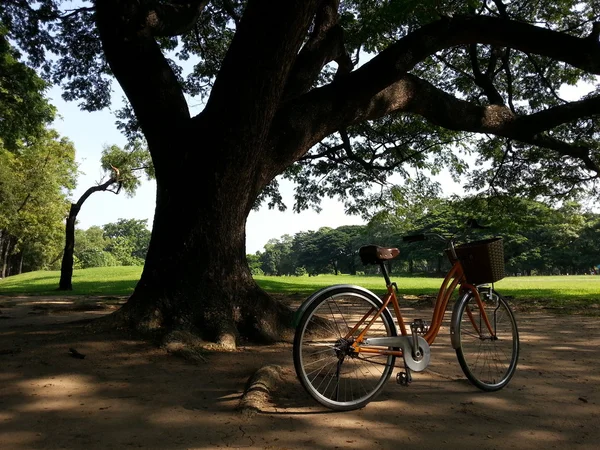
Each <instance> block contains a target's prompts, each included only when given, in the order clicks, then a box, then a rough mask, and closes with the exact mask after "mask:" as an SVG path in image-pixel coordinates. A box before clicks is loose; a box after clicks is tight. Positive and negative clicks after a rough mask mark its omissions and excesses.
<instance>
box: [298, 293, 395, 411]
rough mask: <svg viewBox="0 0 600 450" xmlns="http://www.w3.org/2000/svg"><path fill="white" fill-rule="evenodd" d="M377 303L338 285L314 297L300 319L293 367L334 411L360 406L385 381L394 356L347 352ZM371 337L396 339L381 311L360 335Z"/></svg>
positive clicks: (369, 295) (308, 388) (390, 322)
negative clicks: (391, 337)
mask: <svg viewBox="0 0 600 450" xmlns="http://www.w3.org/2000/svg"><path fill="white" fill-rule="evenodd" d="M381 305H382V303H381V301H380V300H379V298H378V297H377V296H375V295H374V294H372V293H371V292H369V291H366V290H363V289H360V288H353V287H349V286H346V287H339V288H333V289H329V290H325V291H324V292H323V293H322V294H321V295H318V296H317V297H316V298H315V299H314V300H313V301H312V303H311V304H310V305H309V306H308V308H307V309H306V311H305V312H304V314H303V315H302V317H301V318H300V321H299V323H298V327H297V328H296V334H295V337H294V367H295V369H296V374H297V375H298V379H299V380H300V383H301V384H302V386H303V387H304V388H305V389H306V391H307V392H308V393H309V394H310V395H311V396H312V397H313V398H314V399H315V400H317V401H318V402H319V403H321V404H322V405H324V406H326V407H328V408H330V409H333V410H337V411H348V410H352V409H358V408H362V407H363V406H365V405H366V404H367V403H369V402H370V401H372V400H373V399H374V398H375V397H376V396H377V394H379V393H380V392H381V390H382V389H383V387H384V385H385V383H386V381H387V380H388V379H389V377H390V375H391V373H392V371H393V368H394V364H395V356H392V355H380V354H366V353H357V352H354V351H352V348H351V346H352V343H353V342H354V339H355V338H356V336H358V335H359V334H360V332H361V331H362V330H364V328H365V327H366V326H367V324H368V323H369V322H370V321H371V319H372V318H373V317H374V315H375V313H376V312H377V311H378V310H379V308H380V307H381ZM376 336H377V337H382V336H396V327H395V325H394V321H393V318H392V316H391V314H390V313H389V311H388V310H387V309H386V310H384V311H383V313H382V314H381V315H380V316H379V317H378V318H377V319H376V320H375V322H373V323H372V325H371V327H370V328H369V330H368V333H367V335H366V336H365V337H367V338H372V337H376Z"/></svg>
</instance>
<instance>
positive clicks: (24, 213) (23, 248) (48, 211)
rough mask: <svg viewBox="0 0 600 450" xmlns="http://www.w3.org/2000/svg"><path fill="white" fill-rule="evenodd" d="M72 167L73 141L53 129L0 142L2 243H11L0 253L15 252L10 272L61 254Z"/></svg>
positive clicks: (40, 265)
mask: <svg viewBox="0 0 600 450" xmlns="http://www.w3.org/2000/svg"><path fill="white" fill-rule="evenodd" d="M76 170H77V168H76V164H75V149H74V147H73V144H72V143H71V142H69V141H68V140H67V139H66V138H61V137H60V136H59V135H58V134H57V133H56V132H55V131H52V130H47V131H45V132H43V133H41V134H40V136H39V137H37V138H32V139H30V141H29V142H28V143H27V144H25V143H20V144H19V145H18V146H17V147H16V149H15V151H8V150H7V149H4V148H2V147H1V146H0V230H1V231H2V240H3V244H4V248H5V249H7V248H9V247H10V251H9V252H8V254H7V255H1V254H0V259H4V261H2V263H6V264H8V263H10V261H9V258H12V257H16V258H18V260H19V262H18V263H17V260H13V265H15V270H14V271H13V273H15V272H19V270H20V268H21V265H22V269H23V270H37V269H40V268H43V267H45V266H46V265H47V264H49V263H50V262H51V261H53V260H54V259H55V258H56V257H57V255H59V254H60V246H61V245H62V244H63V240H64V234H63V231H62V229H63V226H64V225H63V220H64V217H65V216H66V214H67V210H68V201H67V195H68V193H69V191H70V189H72V188H73V187H74V180H75V175H76ZM7 246H8V247H7ZM30 252H31V253H30ZM3 257H4V258H3ZM16 266H19V267H18V268H16Z"/></svg>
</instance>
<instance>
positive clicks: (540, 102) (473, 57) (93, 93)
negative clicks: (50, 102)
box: [0, 0, 598, 213]
mask: <svg viewBox="0 0 600 450" xmlns="http://www.w3.org/2000/svg"><path fill="white" fill-rule="evenodd" d="M30 3H33V2H27V1H19V2H8V3H6V4H3V5H2V6H0V20H1V21H2V23H4V26H5V28H6V31H5V33H7V34H8V36H10V38H11V39H13V40H14V41H15V42H16V43H17V44H18V45H19V47H20V48H22V49H23V51H24V52H25V53H26V54H27V55H28V57H29V61H28V62H29V63H30V64H32V65H34V66H35V67H39V68H40V69H41V71H42V73H43V74H44V76H45V77H46V78H47V79H48V80H52V81H54V82H57V83H60V84H61V85H62V87H63V88H64V97H65V98H67V99H71V100H79V101H80V102H81V105H82V107H83V108H84V109H87V110H94V109H99V108H103V107H105V106H107V105H108V104H109V102H110V91H111V71H110V69H109V67H108V64H107V61H106V59H105V55H104V54H103V52H102V48H101V45H100V42H99V35H98V30H97V28H96V26H95V24H94V18H95V17H94V13H95V6H94V3H93V2H91V1H82V2H81V5H80V6H72V5H70V4H69V3H68V2H65V1H62V0H39V1H36V2H35V4H36V8H32V7H30V5H29V4H30ZM142 3H144V2H142ZM158 3H164V2H160V1H159V2H158ZM246 3H247V2H246V1H233V2H231V1H214V2H208V4H206V5H205V6H204V8H205V9H204V11H203V13H202V14H200V15H199V16H198V18H197V20H196V22H195V23H194V26H193V27H191V28H189V29H185V30H183V31H182V32H181V33H175V34H170V35H166V36H165V35H159V36H157V38H156V40H157V42H158V43H159V45H160V47H161V49H162V50H163V52H164V53H165V54H166V55H167V57H168V58H170V59H169V60H168V62H169V65H170V67H171V68H172V69H173V71H174V73H175V75H176V77H177V79H178V81H179V83H180V87H181V89H182V90H183V92H184V93H185V94H187V95H189V96H192V97H196V98H197V101H198V102H199V103H205V102H206V100H207V99H208V97H209V96H210V94H211V91H212V87H213V85H214V82H215V79H216V77H217V75H218V73H219V71H220V69H221V67H222V62H223V60H224V59H225V56H226V55H227V52H228V50H229V48H230V45H231V43H232V41H233V37H234V35H235V34H236V32H237V30H238V24H239V22H240V18H241V16H242V15H243V13H244V11H245V7H246ZM596 8H597V5H596V4H595V2H583V3H582V2H580V1H578V0H561V1H559V2H535V3H531V2H529V1H527V0H517V1H511V2H501V1H494V2H489V1H483V2H482V1H475V0H465V1H458V2H457V1H438V0H436V1H433V0H430V1H415V0H403V1H395V2H373V1H370V0H346V1H342V2H340V6H339V11H338V13H339V18H338V20H339V26H341V27H343V29H344V45H345V49H346V52H347V53H346V54H347V55H348V58H350V56H351V64H352V65H353V66H354V67H360V66H361V65H363V64H365V63H366V62H369V60H370V59H371V58H374V57H376V56H378V55H380V54H382V53H383V52H384V50H385V49H386V48H391V47H393V46H394V45H395V44H396V43H397V42H398V41H399V40H402V39H404V38H407V36H409V35H410V34H411V33H415V32H416V31H418V30H420V29H422V28H424V27H426V26H427V25H428V24H430V23H432V22H433V21H436V20H439V19H440V18H442V19H443V18H451V17H467V16H468V17H473V16H476V17H484V18H485V17H499V18H502V19H505V20H507V21H508V20H514V21H518V22H520V23H533V24H536V25H538V26H539V27H541V28H544V29H547V30H553V31H556V32H559V33H564V34H569V35H570V36H576V37H587V36H589V37H590V39H593V38H596V37H597V35H596V32H595V28H594V25H593V24H594V23H595V21H597V20H598V11H597V9H596ZM507 23H508V22H507ZM483 40H485V39H483ZM499 41H501V39H499ZM477 42H478V38H477V37H476V36H474V37H473V38H472V40H471V41H470V43H468V44H464V45H448V46H446V47H443V48H441V49H440V50H438V51H432V52H431V53H430V54H428V55H427V56H426V57H424V58H423V59H422V60H420V61H418V62H417V63H416V64H415V66H414V68H413V69H412V71H411V73H412V74H413V75H415V76H417V77H419V78H421V79H422V80H423V81H425V82H427V83H432V85H433V86H436V87H437V88H439V89H441V90H443V91H445V92H447V93H449V94H451V95H456V97H457V98H459V99H462V100H466V101H469V102H471V103H472V104H474V105H503V106H505V107H506V108H507V110H508V111H510V112H511V113H512V114H515V115H518V116H525V115H535V114H538V113H541V112H543V111H549V112H550V110H551V109H554V110H555V111H556V113H557V115H558V114H560V109H561V107H562V106H565V105H568V104H569V102H568V100H566V99H565V96H564V94H563V91H562V90H561V89H563V88H564V87H569V86H576V85H578V84H581V83H583V84H585V83H595V76H594V74H593V73H590V71H587V70H585V69H583V68H581V67H577V66H576V65H570V64H564V63H561V62H559V61H557V59H556V58H552V57H551V56H548V55H547V54H552V53H553V51H552V49H543V50H541V51H539V52H538V53H535V52H527V51H523V50H520V49H516V48H514V47H515V45H512V46H511V45H508V44H503V43H498V44H490V43H477ZM74 43H77V44H78V45H73V44H74ZM82 43H83V44H84V45H82ZM517 47H518V46H517ZM536 48H537V47H536ZM538 50H539V49H538ZM46 51H47V52H51V53H53V54H55V55H56V56H57V57H56V58H55V59H54V60H50V59H49V58H47V57H45V52H46ZM544 52H545V53H547V54H544ZM341 60H342V58H341V57H340V58H338V59H336V60H335V61H336V62H337V63H338V66H340V61H341ZM345 70H348V69H347V68H346V69H345ZM339 72H343V70H342V68H340V67H338V69H337V72H334V68H333V67H332V66H331V65H325V66H324V67H323V69H322V72H321V74H320V77H319V79H318V81H317V82H316V86H324V85H327V84H329V83H331V81H332V80H333V79H334V75H335V73H339ZM595 95H596V92H595V91H594V88H593V84H592V89H591V92H590V94H589V96H587V97H585V96H584V97H582V99H583V100H584V101H586V100H589V99H591V98H593V97H594V96H595ZM440 100H441V99H440ZM588 103H590V104H591V101H589V102H588ZM580 106H584V105H583V104H582V105H580ZM563 109H565V108H563ZM582 112H583V114H574V115H572V116H569V117H567V116H565V117H564V118H563V119H560V118H559V119H558V120H554V121H550V120H547V121H546V123H547V124H549V125H546V126H545V127H542V129H541V132H540V133H539V134H537V135H532V136H533V137H532V136H525V135H518V134H517V135H516V136H512V135H510V136H506V135H504V134H503V133H500V134H499V135H497V136H495V137H494V136H490V135H489V134H488V135H487V136H484V135H482V134H477V133H473V132H472V131H471V130H468V129H463V128H461V127H456V128H454V127H452V126H445V127H444V123H442V124H440V123H437V121H436V120H427V119H424V117H425V116H427V114H425V113H424V112H423V111H418V112H417V114H421V115H420V116H418V115H415V114H410V113H409V114H393V115H384V116H382V117H378V118H375V119H373V120H369V121H363V122H361V123H355V124H349V125H348V126H345V127H343V128H341V129H340V130H339V133H336V134H332V135H330V136H328V137H327V138H326V139H324V140H322V141H321V142H320V143H319V144H318V145H316V146H314V147H313V148H311V149H310V151H309V152H308V153H306V154H305V155H304V156H302V157H301V158H300V159H299V160H298V161H297V163H296V164H295V165H293V166H290V167H289V168H288V169H287V170H286V172H285V174H284V176H285V177H287V178H290V179H292V180H294V181H295V182H296V183H297V186H298V189H297V195H296V203H295V205H294V208H295V209H296V210H298V211H300V210H302V209H305V208H308V207H311V206H312V207H315V208H317V209H318V208H319V203H320V198H322V196H324V195H329V196H333V195H336V196H338V197H339V198H341V199H342V200H343V201H345V202H346V204H347V207H348V211H349V212H352V213H364V212H365V211H367V210H369V209H370V208H371V207H373V206H377V205H381V203H380V200H381V197H380V196H378V195H373V194H372V191H371V190H370V189H369V186H372V183H373V182H375V183H376V184H384V183H386V182H387V180H388V178H389V177H390V176H391V175H392V174H393V173H395V174H397V175H400V176H401V177H403V178H407V177H409V176H412V175H409V174H410V172H409V170H411V169H417V170H418V171H425V173H429V172H431V173H434V174H435V173H437V172H438V171H439V170H440V169H441V168H442V167H449V168H450V170H451V172H452V174H453V175H454V176H455V177H459V176H463V179H465V178H464V174H465V173H466V171H467V170H469V171H470V172H469V173H470V177H469V183H468V185H467V187H469V188H471V189H475V190H483V189H491V191H492V192H499V193H503V194H511V195H515V194H516V195H527V196H529V197H530V198H538V199H539V198H541V197H546V198H553V197H554V196H557V195H558V196H561V197H564V196H568V195H576V194H577V193H578V192H580V189H581V188H585V189H587V192H588V193H591V194H593V195H595V194H597V193H598V192H597V182H596V180H597V176H598V173H597V162H594V161H597V157H598V148H597V146H596V144H595V142H596V141H597V137H598V135H597V132H598V125H597V120H596V118H595V117H596V115H597V112H596V110H595V109H594V108H588V109H587V110H585V111H584V110H583V108H582ZM547 116H548V118H550V117H554V116H551V114H550V113H548V114H547ZM119 117H120V118H121V128H122V129H123V130H124V132H126V134H127V135H129V136H131V138H132V140H134V137H136V136H137V137H139V136H140V132H139V131H140V130H139V122H138V120H137V118H136V117H135V115H134V111H133V109H132V108H131V106H130V105H128V104H127V105H126V107H125V109H124V110H123V111H121V112H120V113H119ZM540 117H542V116H541V115H540ZM440 119H441V118H440ZM442 122H443V121H442ZM550 122H552V123H550ZM440 125H441V126H440ZM532 125H535V126H539V125H538V124H537V123H535V122H533V121H532ZM509 134H510V133H509ZM515 137H516V139H515ZM583 148H585V149H586V150H585V151H587V152H588V156H589V159H588V158H587V156H585V155H584V154H583V153H581V150H578V149H583ZM472 152H475V154H476V155H478V156H477V158H478V159H477V163H476V166H475V167H469V165H468V163H467V159H465V157H466V156H468V155H469V154H470V153H472ZM315 180H318V182H314V181H315ZM260 199H263V200H267V199H269V200H268V201H269V205H270V206H272V207H275V206H278V207H280V208H285V205H283V204H282V199H281V196H280V194H279V192H278V184H277V181H276V180H274V181H273V183H272V184H271V185H270V186H268V187H266V188H265V189H264V191H263V195H262V196H261V197H260Z"/></svg>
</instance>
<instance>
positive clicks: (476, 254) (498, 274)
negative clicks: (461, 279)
mask: <svg viewBox="0 0 600 450" xmlns="http://www.w3.org/2000/svg"><path fill="white" fill-rule="evenodd" d="M455 250H456V255H457V256H458V259H459V260H460V262H461V264H462V267H463V270H464V272H465V277H466V278H467V281H468V282H469V283H471V284H484V283H494V282H496V281H498V280H501V279H502V278H504V277H505V273H504V247H503V245H502V238H492V239H484V240H482V241H474V242H467V243H466V244H461V245H457V246H456V248H455Z"/></svg>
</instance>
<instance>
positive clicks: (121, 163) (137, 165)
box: [100, 141, 154, 197]
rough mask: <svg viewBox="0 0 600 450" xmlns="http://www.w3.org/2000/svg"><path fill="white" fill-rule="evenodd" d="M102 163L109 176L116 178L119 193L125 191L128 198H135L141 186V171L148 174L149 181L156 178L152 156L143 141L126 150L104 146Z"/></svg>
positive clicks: (113, 146) (133, 143)
mask: <svg viewBox="0 0 600 450" xmlns="http://www.w3.org/2000/svg"><path fill="white" fill-rule="evenodd" d="M100 163H101V166H102V169H103V170H104V172H105V173H106V174H108V176H113V177H115V182H116V183H117V193H118V192H119V191H120V190H121V189H123V190H124V191H125V194H126V195H127V196H128V197H133V196H134V195H135V191H136V190H137V188H138V187H139V186H140V184H141V180H140V177H139V175H138V173H139V172H140V171H143V172H144V173H145V174H146V177H147V179H152V178H154V167H153V165H152V161H151V159H150V154H149V153H148V148H147V147H146V146H145V145H144V144H143V143H142V141H134V142H132V143H129V144H127V145H125V147H124V148H121V147H119V146H118V145H106V146H104V148H103V149H102V157H101V158H100ZM115 171H116V172H117V174H115Z"/></svg>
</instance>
